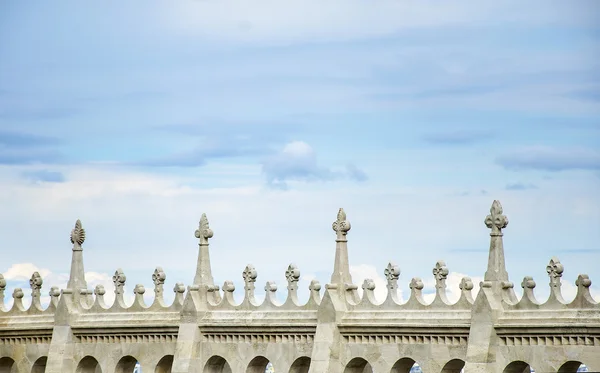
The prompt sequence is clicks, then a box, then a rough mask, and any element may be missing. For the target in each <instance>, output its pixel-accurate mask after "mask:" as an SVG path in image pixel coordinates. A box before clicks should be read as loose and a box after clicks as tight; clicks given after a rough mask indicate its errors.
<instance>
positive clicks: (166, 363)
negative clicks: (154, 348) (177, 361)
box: [154, 355, 174, 373]
mask: <svg viewBox="0 0 600 373" xmlns="http://www.w3.org/2000/svg"><path fill="white" fill-rule="evenodd" d="M173 358H174V356H173V355H167V356H163V358H162V359H160V361H159V362H158V364H157V365H156V369H154V373H171V369H173Z"/></svg>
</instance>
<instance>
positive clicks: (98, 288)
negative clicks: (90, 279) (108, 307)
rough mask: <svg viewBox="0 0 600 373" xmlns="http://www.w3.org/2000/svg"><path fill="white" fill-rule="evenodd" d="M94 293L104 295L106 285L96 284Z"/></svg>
mask: <svg viewBox="0 0 600 373" xmlns="http://www.w3.org/2000/svg"><path fill="white" fill-rule="evenodd" d="M94 294H95V295H96V296H104V294H106V290H105V289H104V286H103V285H96V288H94Z"/></svg>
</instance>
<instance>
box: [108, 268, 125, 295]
mask: <svg viewBox="0 0 600 373" xmlns="http://www.w3.org/2000/svg"><path fill="white" fill-rule="evenodd" d="M112 280H113V283H114V284H115V294H123V287H124V286H125V281H127V276H125V273H123V270H122V269H121V268H119V269H117V270H116V271H115V274H114V275H113V278H112Z"/></svg>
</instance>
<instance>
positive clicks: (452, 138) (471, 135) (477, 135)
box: [422, 130, 493, 145]
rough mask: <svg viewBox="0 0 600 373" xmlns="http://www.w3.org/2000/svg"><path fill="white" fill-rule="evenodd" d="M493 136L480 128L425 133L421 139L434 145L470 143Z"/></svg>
mask: <svg viewBox="0 0 600 373" xmlns="http://www.w3.org/2000/svg"><path fill="white" fill-rule="evenodd" d="M492 137H493V134H492V133H491V132H489V131H480V130H462V131H461V130H455V131H439V132H434V133H429V134H426V135H424V136H423V137H422V139H423V140H424V141H425V142H427V143H430V144H435V145H470V144H474V143H476V142H480V141H484V140H487V139H490V138H492Z"/></svg>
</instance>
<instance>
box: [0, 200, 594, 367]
mask: <svg viewBox="0 0 600 373" xmlns="http://www.w3.org/2000/svg"><path fill="white" fill-rule="evenodd" d="M485 224H486V226H487V227H488V228H490V229H491V233H490V249H489V260H488V268H487V271H486V273H485V277H484V281H482V282H481V284H480V290H479V292H478V293H477V294H473V282H472V281H471V279H470V278H468V277H465V278H463V279H462V281H461V283H460V285H459V286H460V292H461V295H460V299H459V300H458V301H457V302H455V303H451V302H450V301H449V300H448V297H447V293H446V279H447V276H448V273H449V271H448V268H447V267H446V264H445V263H444V262H443V261H439V262H437V263H436V264H435V267H434V268H433V273H432V274H433V276H434V277H435V284H436V285H435V287H436V294H435V298H434V300H433V301H432V302H431V303H428V302H426V301H425V300H424V299H423V295H422V289H423V281H422V280H421V279H420V278H413V279H412V280H411V282H410V290H411V294H410V298H409V299H408V301H407V302H405V303H401V302H400V300H399V299H398V296H397V294H398V293H397V290H398V278H399V275H400V269H399V268H398V266H397V265H395V264H394V263H389V264H388V265H387V267H386V268H385V269H384V274H385V277H386V279H387V290H388V291H387V296H386V298H385V300H383V301H382V302H378V301H377V300H376V299H375V295H374V289H375V283H374V281H372V280H369V279H367V280H365V281H364V283H363V284H361V287H362V289H363V292H362V296H359V292H358V286H357V285H355V284H353V282H352V277H351V276H350V270H349V260H348V246H347V234H348V232H349V231H350V228H351V225H350V222H349V221H348V220H347V218H346V214H345V212H344V210H343V209H340V211H339V213H338V215H337V219H336V221H335V222H334V223H333V225H332V227H333V230H334V232H335V234H336V253H335V262H334V268H333V273H332V276H331V280H330V282H329V283H327V284H325V285H324V286H321V284H319V282H318V281H316V280H313V281H312V282H311V283H310V286H309V291H310V295H309V298H308V301H306V302H300V301H299V299H298V281H299V279H300V270H299V269H298V268H297V267H296V266H295V265H294V264H290V266H289V267H288V268H287V270H286V272H285V275H286V279H287V297H286V299H285V301H283V302H279V301H278V300H277V297H276V292H277V291H278V289H277V285H276V284H275V283H273V282H267V283H266V285H265V287H264V289H265V292H266V296H265V298H264V300H263V301H262V302H260V303H259V302H258V301H257V300H256V298H255V295H254V292H255V283H256V278H257V274H256V270H255V269H254V267H253V266H251V265H248V266H247V267H246V268H245V269H244V271H243V278H244V288H243V289H242V290H241V291H243V300H242V301H241V303H238V302H236V301H235V299H234V292H235V291H236V290H235V286H234V284H233V282H231V281H225V283H224V284H223V286H222V287H219V286H217V285H216V284H215V283H214V281H213V277H212V269H211V266H210V256H209V243H208V241H209V239H210V238H211V237H212V236H213V231H212V230H211V229H210V227H209V224H208V220H207V218H206V215H202V218H201V219H200V224H199V227H198V229H197V230H196V232H195V236H196V238H198V239H199V253H198V264H197V269H196V275H195V277H194V281H193V284H192V285H191V286H188V287H187V288H186V287H185V286H184V285H183V284H181V283H177V284H176V285H175V287H174V289H173V291H174V293H175V298H174V301H173V302H172V304H166V303H165V300H164V297H163V292H164V283H165V279H166V275H165V273H164V272H163V270H162V269H161V268H160V267H159V268H156V269H155V271H154V273H153V275H152V280H153V283H154V294H155V296H154V300H153V302H152V303H151V304H146V303H145V300H144V294H145V292H146V289H145V288H144V286H142V285H136V286H135V288H134V293H135V300H134V302H133V304H132V305H130V306H129V305H127V304H126V302H125V300H124V295H123V288H124V285H125V283H126V276H125V274H124V273H123V271H122V270H120V269H119V270H117V271H116V272H115V275H114V276H113V282H114V292H115V300H114V302H113V303H112V304H106V302H105V299H104V295H105V294H106V289H104V288H103V287H102V286H97V287H96V288H95V289H94V290H93V291H92V290H90V289H88V286H87V283H86V281H85V277H84V269H83V268H84V265H83V249H82V245H83V243H84V241H85V230H84V229H83V227H82V224H81V222H80V221H77V222H76V224H75V227H74V229H73V231H72V232H71V242H72V244H73V258H72V263H71V273H70V278H69V282H68V284H67V287H66V288H65V289H62V290H59V289H58V288H57V287H52V288H51V289H50V293H49V295H50V299H51V300H50V302H49V305H47V306H46V307H44V306H42V304H41V302H40V297H41V289H42V285H43V279H42V278H41V276H40V275H39V273H37V272H36V273H34V274H33V275H32V277H31V280H30V286H31V294H32V295H31V296H32V301H31V305H30V306H29V307H27V308H26V307H24V305H23V297H24V292H23V290H22V289H15V290H14V292H13V294H12V297H13V298H14V302H13V305H12V307H11V308H10V309H6V307H5V301H4V298H5V294H4V292H5V289H6V281H5V280H4V278H3V277H2V275H0V300H1V301H0V373H9V372H10V373H14V372H39V373H41V372H47V373H67V372H94V373H99V372H133V370H134V367H135V365H136V363H137V362H139V363H140V364H141V367H142V369H143V372H144V373H147V372H162V373H166V372H174V373H175V372H176V373H184V372H197V373H208V372H210V373H217V372H236V373H238V372H239V373H244V372H247V373H263V372H264V370H265V367H266V365H267V363H268V362H269V361H270V362H272V363H273V365H274V367H275V370H276V372H278V373H280V372H290V373H291V372H293V373H301V372H302V373H324V372H331V373H353V372H356V373H371V372H377V373H384V372H385V373H408V372H409V371H410V369H411V368H412V367H413V365H414V364H415V363H418V364H419V366H420V367H421V369H422V371H423V372H425V373H430V372H431V373H438V372H456V373H458V372H461V371H464V372H467V373H471V372H472V373H475V372H494V373H495V372H497V373H501V372H518V373H523V372H529V369H530V367H534V368H535V369H536V371H537V372H574V371H576V370H577V369H578V368H579V367H580V365H581V364H582V363H585V364H586V365H587V367H588V368H589V370H590V371H600V304H598V303H597V302H596V301H595V300H594V299H593V298H592V297H591V295H590V290H589V289H590V286H591V281H590V279H589V278H588V276H587V275H583V274H582V275H579V277H578V279H577V282H576V285H577V295H576V296H575V299H574V300H573V301H571V302H566V301H565V300H564V299H563V296H562V294H561V276H562V273H563V270H564V268H563V266H562V264H561V263H560V261H559V260H558V259H557V258H555V257H553V258H551V259H550V262H549V264H548V266H547V268H546V269H547V272H548V276H549V279H550V296H549V298H548V299H547V300H546V301H545V302H540V301H539V300H537V299H536V297H535V295H534V288H535V287H536V283H535V281H534V280H533V279H532V278H531V277H525V278H524V279H523V281H522V282H521V287H522V288H523V293H522V296H521V297H520V298H518V297H517V295H516V294H515V290H514V286H513V283H512V282H510V281H509V280H508V274H507V272H506V268H505V263H504V247H503V242H502V235H503V229H504V228H506V226H507V224H508V219H507V218H506V216H504V215H503V213H502V206H501V205H500V203H499V202H498V201H494V203H493V204H492V207H491V209H490V214H489V215H488V216H487V218H486V219H485Z"/></svg>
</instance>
